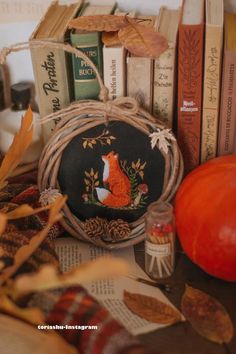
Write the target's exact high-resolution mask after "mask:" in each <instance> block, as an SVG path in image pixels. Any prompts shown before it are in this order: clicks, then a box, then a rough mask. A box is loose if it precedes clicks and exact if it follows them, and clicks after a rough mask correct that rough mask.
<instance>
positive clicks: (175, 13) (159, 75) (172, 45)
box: [153, 6, 180, 128]
mask: <svg viewBox="0 0 236 354" xmlns="http://www.w3.org/2000/svg"><path fill="white" fill-rule="evenodd" d="M179 17H180V9H176V10H170V9H168V8H166V7H164V6H163V7H161V9H160V12H159V16H158V19H157V21H156V22H155V26H154V28H155V30H156V31H158V32H160V33H161V34H163V35H164V36H165V37H166V39H167V40H168V42H169V48H168V49H167V50H166V51H165V52H164V53H162V54H161V55H160V57H159V58H158V59H155V60H154V74H153V75H154V79H153V115H154V116H155V117H157V118H158V119H159V120H161V121H162V122H163V123H164V124H165V125H166V126H168V127H169V128H172V125H173V114H174V102H175V88H176V85H175V84H176V82H175V80H176V76H177V72H176V71H177V67H176V43H177V33H178V27H179Z"/></svg>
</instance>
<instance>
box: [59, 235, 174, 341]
mask: <svg viewBox="0 0 236 354" xmlns="http://www.w3.org/2000/svg"><path fill="white" fill-rule="evenodd" d="M56 252H57V254H58V256H59V260H60V263H61V268H62V271H64V272H65V271H68V270H70V269H71V268H73V267H75V266H77V265H79V264H81V263H83V262H86V261H89V260H94V259H96V258H97V257H100V256H107V255H112V256H115V257H119V258H122V259H124V260H126V261H127V262H128V263H129V264H130V267H131V272H132V275H134V276H136V277H142V278H148V277H147V276H146V273H144V271H143V270H142V269H141V268H140V267H139V266H138V265H137V263H136V262H135V255H134V248H133V247H128V248H124V249H120V250H113V251H110V250H106V249H103V248H99V247H96V246H95V245H92V244H86V243H83V242H80V241H77V240H76V239H73V238H62V239H58V240H56ZM85 287H86V289H87V290H88V292H89V293H90V294H91V295H92V296H94V297H95V298H96V299H97V300H98V301H100V302H101V303H102V304H103V305H104V307H106V308H107V309H108V311H109V312H110V313H111V315H112V316H113V317H114V318H115V319H116V320H117V321H119V322H120V323H121V324H122V325H123V326H124V327H126V329H127V330H128V331H130V332H131V333H132V334H133V335H139V334H143V333H147V332H150V331H154V330H157V329H159V328H163V327H165V326H166V325H161V324H156V323H152V322H149V321H146V320H144V319H142V318H141V317H139V316H137V315H135V314H133V313H132V312H131V311H130V310H129V309H128V308H127V307H126V306H125V304H124V302H123V300H122V299H123V292H124V290H127V291H129V292H132V293H139V294H143V295H147V296H152V297H155V298H156V299H158V300H160V301H162V302H164V303H168V304H169V305H171V303H170V302H169V301H168V299H167V298H166V297H165V296H164V294H163V293H162V292H161V291H160V290H159V289H158V288H156V287H153V286H150V285H146V284H142V283H140V282H137V281H135V280H133V279H130V278H128V277H120V278H118V279H109V280H100V281H92V282H90V283H89V284H87V285H86V286H85ZM172 306H173V305H172Z"/></svg>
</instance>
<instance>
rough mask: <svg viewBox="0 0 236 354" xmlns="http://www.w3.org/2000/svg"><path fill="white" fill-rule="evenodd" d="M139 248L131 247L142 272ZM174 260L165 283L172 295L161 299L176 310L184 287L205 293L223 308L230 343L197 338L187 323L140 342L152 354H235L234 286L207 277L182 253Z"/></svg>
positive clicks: (158, 332)
mask: <svg viewBox="0 0 236 354" xmlns="http://www.w3.org/2000/svg"><path fill="white" fill-rule="evenodd" d="M143 247H144V246H143V244H139V245H137V246H135V257H136V261H137V263H138V264H139V265H140V266H141V267H142V268H143V267H144V253H143ZM176 258H177V259H176V268H175V272H174V274H173V276H172V277H171V278H170V279H168V284H170V285H171V290H172V292H171V293H170V294H168V293H165V295H166V296H167V297H168V298H169V300H170V301H171V302H172V303H173V304H174V305H175V306H176V307H177V308H178V309H180V303H181V297H182V295H183V293H184V289H185V284H188V285H191V286H193V287H195V288H197V289H199V290H202V291H205V292H206V293H208V294H209V295H211V296H213V297H215V298H216V299H217V300H219V301H220V302H221V303H222V305H224V306H225V308H226V309H227V311H228V313H229V315H230V317H231V319H232V321H233V323H234V330H235V335H234V337H233V339H232V341H231V343H229V344H227V345H224V346H222V345H218V344H215V343H212V342H210V341H208V340H207V339H205V338H203V337H201V336H200V335H199V334H198V333H197V332H196V331H195V330H194V329H193V328H192V327H191V325H190V324H189V323H188V322H184V323H178V324H175V325H173V326H170V327H167V328H164V329H161V330H157V331H154V332H151V333H148V334H145V335H141V336H140V339H141V341H142V342H143V343H145V344H146V346H147V347H148V348H149V349H150V350H151V351H152V352H153V353H155V354H157V353H158V354H236V283H228V282H224V281H221V280H219V279H216V278H213V277H211V276H209V275H208V274H206V273H204V272H203V271H202V270H201V269H200V268H198V267H197V266H196V265H194V264H193V263H192V262H191V261H190V260H189V259H188V258H187V257H186V255H185V254H183V253H182V252H178V253H177V256H176Z"/></svg>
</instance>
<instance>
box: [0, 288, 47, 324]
mask: <svg viewBox="0 0 236 354" xmlns="http://www.w3.org/2000/svg"><path fill="white" fill-rule="evenodd" d="M0 312H2V313H5V314H7V315H10V316H13V317H16V318H18V319H21V320H23V321H25V322H28V323H31V324H34V325H38V324H43V323H45V318H44V314H43V313H42V312H41V311H40V310H39V309H38V308H21V307H18V306H17V305H16V304H15V303H14V302H13V301H11V300H10V298H9V297H8V296H7V295H5V294H0Z"/></svg>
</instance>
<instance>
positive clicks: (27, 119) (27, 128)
mask: <svg viewBox="0 0 236 354" xmlns="http://www.w3.org/2000/svg"><path fill="white" fill-rule="evenodd" d="M117 17H118V16H117ZM32 122H33V114H32V110H31V108H29V109H28V110H27V112H26V113H25V115H24V117H23V118H22V121H21V127H20V130H19V132H18V133H17V134H16V135H15V137H14V139H13V142H12V144H11V146H10V148H9V150H8V152H7V154H6V155H5V157H4V159H3V161H2V164H1V167H0V189H2V188H4V186H6V184H7V182H6V180H7V178H8V177H10V176H11V174H12V172H13V171H14V170H15V168H16V167H17V166H18V164H19V163H20V162H21V160H22V157H23V155H24V153H25V151H26V150H27V149H28V147H29V146H30V144H31V142H32V138H33V124H32Z"/></svg>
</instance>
